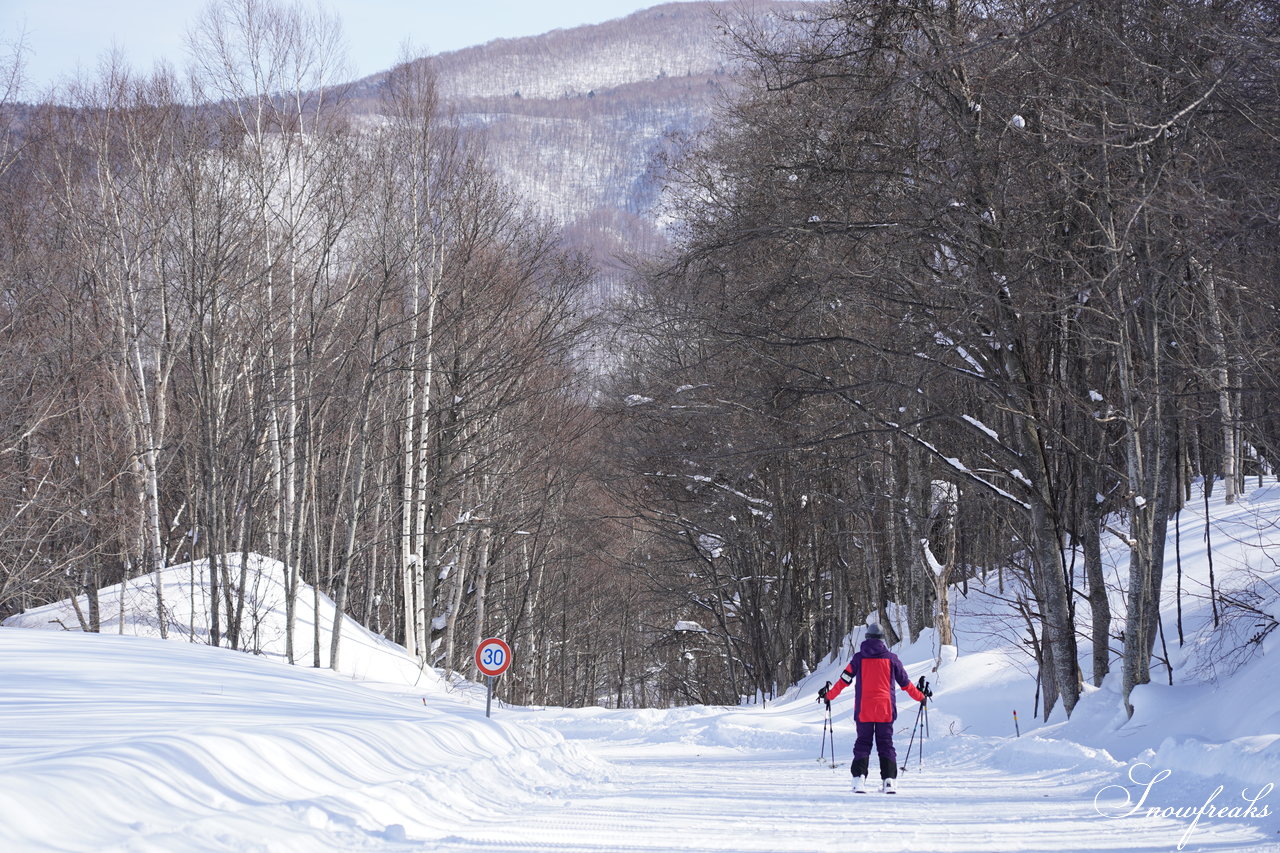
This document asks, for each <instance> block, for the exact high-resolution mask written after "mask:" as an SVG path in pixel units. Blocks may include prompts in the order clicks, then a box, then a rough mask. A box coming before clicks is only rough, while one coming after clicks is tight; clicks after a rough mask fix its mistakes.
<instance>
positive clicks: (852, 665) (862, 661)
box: [827, 637, 924, 723]
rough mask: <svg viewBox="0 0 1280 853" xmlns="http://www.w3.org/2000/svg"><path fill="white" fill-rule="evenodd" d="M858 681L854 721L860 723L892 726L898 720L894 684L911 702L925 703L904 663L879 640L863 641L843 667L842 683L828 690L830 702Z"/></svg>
mask: <svg viewBox="0 0 1280 853" xmlns="http://www.w3.org/2000/svg"><path fill="white" fill-rule="evenodd" d="M855 678H856V679H857V680H858V683H857V685H855V687H854V701H853V719H854V720H856V721H857V722H859V723H892V722H893V721H894V720H896V719H898V703H897V702H895V701H893V693H894V691H893V684H894V682H897V684H898V686H899V687H901V688H903V689H905V690H906V691H907V695H909V696H910V697H911V698H912V699H914V700H916V701H917V702H923V701H924V695H923V694H922V693H921V692H920V691H919V690H918V689H916V686H915V685H914V684H912V683H911V679H910V678H908V677H907V670H906V668H905V667H904V666H903V665H902V661H900V660H898V656H897V655H895V654H894V653H893V652H891V651H889V647H888V646H886V645H885V644H884V640H882V639H880V638H879V637H877V638H875V639H873V640H863V641H862V648H861V649H860V650H859V651H858V653H857V654H856V655H854V656H853V660H851V661H849V665H848V666H846V667H845V668H844V672H843V673H841V675H840V680H839V681H837V682H836V683H835V684H833V685H831V689H830V690H828V691H827V701H828V702H829V701H831V700H832V699H834V698H836V697H837V696H839V695H840V693H841V691H843V690H844V688H845V687H846V686H847V685H849V684H850V683H852V682H853V680H854V679H855Z"/></svg>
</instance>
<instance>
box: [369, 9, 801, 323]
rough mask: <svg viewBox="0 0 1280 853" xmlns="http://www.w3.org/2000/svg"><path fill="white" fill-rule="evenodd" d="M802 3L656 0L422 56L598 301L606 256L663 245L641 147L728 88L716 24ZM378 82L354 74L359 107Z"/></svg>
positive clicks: (729, 60)
mask: <svg viewBox="0 0 1280 853" xmlns="http://www.w3.org/2000/svg"><path fill="white" fill-rule="evenodd" d="M807 5H808V4H806V3H799V2H795V0H782V2H779V0H751V2H746V3H739V2H733V3H723V2H721V3H711V2H688V3H667V4H664V5H660V6H655V7H654V8H652V9H647V10H645V11H642V12H637V13H635V14H632V15H628V16H627V17H625V18H619V19H618V20H615V21H609V22H607V23H604V24H597V25H591V26H583V27H575V28H573V29H568V30H556V31H553V32H550V33H547V34H545V35H541V36H536V37H531V38H522V39H501V40H498V41H494V42H490V43H488V44H485V45H481V46H478V47H473V48H467V49H465V50H459V51H454V52H450V53H444V54H440V55H439V56H435V57H432V58H431V59H430V63H431V65H432V67H433V68H434V70H435V72H436V74H437V75H438V80H439V87H440V95H441V99H442V101H443V103H444V104H445V105H446V106H447V109H449V110H450V111H451V112H453V113H455V114H456V116H457V119H458V121H459V122H460V123H461V124H462V126H464V127H467V128H476V129H483V131H484V132H483V144H484V147H485V149H486V152H487V153H486V159H487V162H489V163H490V164H491V165H492V166H493V167H494V168H495V169H496V171H497V173H498V175H499V176H500V177H501V178H502V180H503V181H504V182H506V183H507V184H508V185H509V186H510V187H512V188H513V189H514V190H515V191H516V192H518V193H519V194H520V195H521V196H522V197H524V198H525V199H527V200H528V201H529V202H530V203H532V204H533V205H534V206H535V208H536V209H537V210H538V211H539V212H540V213H541V214H543V215H545V216H548V217H549V218H550V219H551V220H552V221H553V222H555V223H556V224H557V225H559V226H561V227H563V228H564V229H565V237H566V240H567V243H568V245H570V246H573V247H575V248H580V249H583V250H585V251H587V252H588V253H589V254H590V255H591V257H592V259H593V261H594V262H595V264H596V266H597V268H598V275H597V278H596V283H595V287H596V288H597V294H596V295H597V298H598V299H599V300H601V301H603V300H605V299H607V298H609V297H611V296H613V295H616V294H617V293H618V291H619V289H620V288H621V287H622V285H623V281H624V279H625V271H624V269H623V266H624V265H621V264H619V262H618V257H619V256H627V257H633V256H635V255H637V254H639V253H643V252H646V251H652V250H654V249H656V248H658V247H660V246H661V245H662V244H663V243H664V242H665V237H664V236H663V234H662V233H661V231H660V229H659V228H658V227H657V225H658V223H656V221H655V216H656V205H657V203H658V202H659V199H660V194H661V190H662V180H661V176H660V175H659V174H658V173H657V172H656V163H655V158H657V157H658V156H659V155H660V154H662V153H664V152H665V151H666V150H667V149H668V148H669V147H670V146H671V140H672V138H673V137H683V136H686V135H688V134H691V133H694V132H697V131H700V130H702V129H703V128H704V127H705V126H706V124H707V123H708V122H709V121H710V118H711V114H712V112H713V110H714V108H715V105H716V104H717V103H718V102H719V101H721V100H723V99H724V98H726V97H727V96H728V94H729V93H730V92H732V90H733V88H734V86H735V85H736V82H735V75H734V69H735V68H736V57H734V56H732V55H729V54H728V53H726V48H728V47H730V46H731V42H730V40H728V39H727V38H726V30H727V29H732V28H740V27H742V26H744V25H746V23H747V21H749V20H750V21H754V22H759V24H758V25H778V24H779V21H780V19H781V18H784V17H789V16H791V15H793V14H795V13H797V12H799V11H800V10H802V9H804V8H806V7H807ZM753 25H754V24H753ZM382 79H383V77H382V75H374V76H372V77H370V78H366V79H365V80H361V81H359V82H358V83H357V84H356V91H357V92H358V93H360V95H361V96H360V97H359V99H358V100H357V103H358V104H359V107H358V108H359V109H362V110H368V111H370V112H372V113H375V114H376V113H377V111H378V109H379V107H378V102H377V93H378V92H379V91H380V85H381V81H382ZM477 142H478V140H477Z"/></svg>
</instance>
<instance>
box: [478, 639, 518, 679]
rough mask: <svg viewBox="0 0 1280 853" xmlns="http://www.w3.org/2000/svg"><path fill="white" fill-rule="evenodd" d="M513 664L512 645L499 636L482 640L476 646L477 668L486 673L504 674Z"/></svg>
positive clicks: (490, 674)
mask: <svg viewBox="0 0 1280 853" xmlns="http://www.w3.org/2000/svg"><path fill="white" fill-rule="evenodd" d="M509 666H511V647H510V646H508V645H507V644H506V642H505V641H503V640H499V639H498V638H497V637H490V638H489V639H487V640H481V641H480V645H478V646H476V668H477V669H479V670H480V672H481V673H482V674H484V675H489V676H494V675H502V673H504V672H506V671H507V667H509Z"/></svg>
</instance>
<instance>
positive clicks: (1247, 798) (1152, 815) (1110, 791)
mask: <svg viewBox="0 0 1280 853" xmlns="http://www.w3.org/2000/svg"><path fill="white" fill-rule="evenodd" d="M1153 771H1154V772H1153ZM1172 774H1173V771H1172V770H1160V771H1155V769H1154V768H1153V767H1152V766H1151V765H1150V764H1135V765H1133V766H1132V767H1130V768H1129V781H1130V782H1132V783H1133V784H1134V785H1137V786H1138V788H1139V790H1138V791H1137V792H1133V791H1130V790H1129V789H1128V788H1126V787H1125V786H1124V785H1108V786H1107V787H1105V788H1103V789H1102V790H1101V791H1099V792H1098V793H1097V795H1096V796H1095V797H1094V798H1093V807H1094V808H1095V809H1096V810H1097V812H1098V814H1100V815H1102V816H1103V817H1106V818H1112V819H1115V820H1119V819H1120V818H1145V819H1148V820H1153V819H1155V820H1159V819H1165V820H1167V819H1182V820H1187V819H1190V821H1191V823H1190V824H1188V825H1187V829H1186V831H1185V832H1183V833H1182V837H1181V838H1180V839H1178V849H1179V850H1181V849H1182V848H1183V847H1185V846H1186V844H1187V842H1188V841H1189V840H1190V839H1191V834H1192V833H1193V832H1195V830H1196V826H1197V825H1198V824H1199V823H1200V821H1201V819H1213V818H1216V819H1219V820H1223V819H1226V820H1246V819H1252V818H1266V817H1270V816H1271V806H1269V805H1266V804H1265V803H1262V801H1263V800H1264V799H1266V798H1267V796H1268V795H1270V793H1271V791H1272V789H1274V788H1275V784H1274V783H1272V782H1268V783H1267V784H1266V785H1263V786H1262V787H1261V788H1259V789H1258V790H1257V792H1256V793H1251V792H1250V791H1249V789H1247V788H1246V789H1242V790H1241V791H1240V800H1239V801H1238V802H1235V803H1233V802H1231V801H1230V800H1225V801H1220V800H1219V797H1221V796H1222V792H1223V790H1224V788H1225V786H1223V785H1219V786H1218V787H1216V788H1214V789H1213V792H1212V793H1210V794H1209V796H1208V798H1207V799H1205V801H1204V804H1203V805H1185V804H1180V805H1172V806H1158V805H1153V803H1154V802H1155V799H1154V798H1153V797H1152V796H1151V792H1152V790H1153V789H1154V788H1155V787H1156V785H1158V784H1159V783H1160V782H1162V781H1164V780H1165V779H1168V778H1169V776H1170V775H1172ZM1146 776H1150V777H1151V778H1150V779H1145V777H1146ZM1144 779H1145V781H1144ZM1135 793H1136V795H1137V802H1134V796H1135ZM1149 800H1150V802H1148V801H1149Z"/></svg>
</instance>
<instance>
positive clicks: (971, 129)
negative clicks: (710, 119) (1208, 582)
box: [616, 0, 1280, 716]
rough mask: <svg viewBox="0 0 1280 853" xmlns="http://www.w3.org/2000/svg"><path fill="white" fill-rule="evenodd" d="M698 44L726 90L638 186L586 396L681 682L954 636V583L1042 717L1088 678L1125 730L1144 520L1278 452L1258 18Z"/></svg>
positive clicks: (1277, 355) (1146, 620)
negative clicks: (1119, 560) (628, 280)
mask: <svg viewBox="0 0 1280 853" xmlns="http://www.w3.org/2000/svg"><path fill="white" fill-rule="evenodd" d="M731 36H732V42H731V44H732V48H733V49H734V51H735V52H736V53H737V55H738V57H739V58H740V60H741V61H742V62H743V63H744V65H745V68H746V69H747V70H746V75H747V80H746V91H745V94H744V95H743V97H741V98H740V99H738V100H736V101H735V102H734V103H732V104H730V105H728V106H726V108H725V109H724V110H723V111H722V113H721V114H720V116H719V117H718V120H717V122H716V123H715V125H714V127H713V129H712V130H711V131H710V132H708V133H707V134H705V135H703V136H701V137H699V138H696V139H693V140H690V141H689V142H688V144H687V146H686V152H685V154H684V155H683V156H680V157H677V158H674V159H673V160H672V162H671V163H670V167H671V169H672V174H673V180H672V183H671V186H670V188H669V193H668V195H669V197H670V198H671V199H672V201H671V207H672V211H673V215H674V218H675V219H676V220H677V221H679V222H681V223H682V229H683V230H682V232H681V234H680V235H679V240H678V243H677V246H676V248H675V249H674V250H673V251H672V252H671V253H670V254H669V255H668V256H667V257H665V258H664V259H663V260H662V262H661V263H657V264H654V265H653V266H652V267H651V268H650V270H649V272H648V274H647V276H646V277H645V278H644V280H643V282H642V284H641V285H640V286H639V287H638V288H637V290H636V293H635V295H634V297H633V304H631V305H630V306H628V308H627V310H626V311H625V312H624V318H623V322H622V326H623V331H622V333H621V334H622V340H624V341H625V342H626V347H625V355H624V356H623V357H622V358H621V359H620V366H619V368H618V372H617V377H616V378H617V393H616V398H617V399H618V400H620V401H622V400H625V402H620V403H619V404H618V405H617V407H616V408H617V414H618V417H619V418H621V420H622V422H623V424H624V427H622V428H621V429H620V435H621V436H622V438H621V441H620V443H619V457H620V458H621V459H622V460H623V461H624V465H625V467H626V468H627V470H628V472H629V474H630V477H629V479H628V480H627V485H626V487H625V489H623V490H621V491H623V492H624V494H622V495H621V496H620V500H622V501H624V502H625V503H626V504H627V505H628V506H629V507H630V508H631V511H632V513H633V517H634V518H635V519H636V523H637V526H639V527H641V528H643V529H644V530H645V531H646V533H647V534H648V536H649V538H647V539H646V540H645V543H644V548H643V549H642V552H637V553H636V554H635V561H636V564H637V565H638V566H640V567H642V569H643V571H644V572H645V574H646V575H647V576H648V577H649V578H650V579H651V581H652V583H653V584H654V586H655V588H657V589H661V590H664V591H665V594H666V595H667V596H668V597H669V598H670V600H672V601H679V602H681V607H682V608H683V611H682V612H684V613H685V614H686V615H687V617H688V618H689V620H690V622H691V623H696V625H695V626H694V627H696V628H697V630H696V631H692V632H691V633H689V634H688V641H689V645H690V648H693V649H696V652H695V653H693V654H692V657H691V659H690V667H691V668H692V666H693V665H694V664H695V663H696V665H697V666H698V667H700V668H701V669H700V670H699V671H698V672H697V673H696V674H691V676H690V677H691V679H692V680H691V684H692V685H693V687H692V688H691V689H692V690H693V691H694V692H695V693H696V694H697V695H698V696H699V697H700V698H708V699H717V700H724V699H728V698H731V697H734V696H738V695H744V694H750V693H752V692H753V691H761V692H764V693H769V692H771V691H772V690H774V689H776V687H778V686H785V685H787V684H790V683H792V682H793V681H794V680H795V679H797V678H799V677H802V676H803V675H804V674H806V673H807V672H808V671H810V669H811V668H812V667H813V666H814V665H816V664H817V663H818V662H819V661H820V660H821V659H822V658H823V657H824V656H825V655H827V654H829V653H831V652H832V651H833V650H835V649H836V648H838V645H839V643H840V641H841V638H843V637H845V636H846V635H847V634H848V633H849V632H850V631H851V630H853V629H854V628H856V626H857V625H859V624H861V623H862V621H863V620H864V619H865V618H866V617H867V615H868V614H869V613H874V614H878V615H879V617H880V619H881V621H883V622H885V623H886V624H887V625H888V626H891V632H890V633H891V634H892V635H893V636H892V637H891V639H896V638H897V636H899V635H907V636H910V637H912V638H914V637H915V636H917V635H918V633H919V632H920V631H921V630H922V629H923V628H924V627H926V626H934V625H936V627H937V628H938V630H939V633H940V638H941V642H943V643H950V642H951V634H950V628H949V609H948V597H949V596H950V595H954V594H956V593H955V589H956V587H957V585H959V586H960V588H963V586H964V584H966V583H967V582H969V581H973V580H975V579H983V580H986V581H987V583H988V585H989V587H992V588H997V589H998V590H999V594H1001V595H1003V596H1004V597H1006V598H1007V599H1008V601H1009V602H1010V603H1011V604H1012V605H1013V606H1014V608H1015V611H1016V612H1018V613H1020V614H1022V618H1023V619H1024V622H1025V625H1024V626H1023V628H1024V630H1023V631H1022V637H1023V640H1024V642H1025V644H1026V647H1027V650H1028V654H1029V655H1030V656H1031V657H1032V658H1033V660H1034V663H1035V666H1036V669H1037V671H1038V673H1039V682H1038V683H1039V685H1040V691H1041V695H1040V696H1038V701H1040V706H1041V708H1042V710H1043V713H1044V714H1045V715H1046V716H1047V715H1048V714H1049V713H1050V711H1051V710H1052V709H1054V708H1055V707H1056V706H1057V705H1058V704H1059V703H1061V706H1062V707H1063V708H1065V711H1066V712H1067V713H1068V714H1069V713H1070V712H1071V710H1072V709H1073V707H1074V706H1075V703H1076V702H1077V700H1078V699H1079V697H1080V695H1081V693H1082V690H1083V684H1084V682H1085V680H1086V679H1088V680H1091V681H1092V682H1093V683H1094V684H1100V683H1101V682H1102V680H1103V679H1104V678H1105V677H1106V676H1107V674H1108V672H1109V671H1110V670H1111V669H1112V668H1113V667H1116V668H1119V669H1120V670H1121V682H1122V688H1123V694H1124V697H1125V700H1126V702H1127V701H1128V697H1129V693H1130V691H1131V690H1132V688H1133V687H1134V686H1136V685H1138V684H1143V683H1146V682H1148V681H1150V680H1151V679H1152V677H1153V673H1158V672H1159V671H1160V667H1161V663H1162V661H1163V662H1164V664H1165V666H1166V668H1167V660H1166V659H1167V648H1168V644H1169V643H1170V642H1176V641H1177V640H1178V638H1166V637H1164V636H1163V634H1162V630H1161V625H1160V620H1159V603H1160V602H1159V591H1160V589H1161V586H1162V582H1163V572H1164V567H1165V565H1166V559H1165V558H1166V555H1165V554H1164V546H1165V541H1166V533H1167V531H1168V529H1169V521H1170V519H1171V518H1176V517H1177V514H1178V511H1179V510H1180V508H1181V507H1182V506H1183V505H1184V504H1185V503H1186V502H1188V501H1192V500H1202V499H1204V500H1207V496H1208V494H1209V490H1210V489H1213V488H1221V489H1225V491H1226V500H1227V501H1229V502H1230V501H1233V500H1234V499H1235V498H1236V496H1237V495H1238V494H1239V491H1240V489H1241V488H1242V486H1243V483H1244V478H1245V477H1246V476H1258V477H1262V476H1264V475H1270V474H1274V469H1275V465H1276V460H1277V459H1278V458H1280V422H1278V421H1277V418H1276V412H1275V407H1274V401H1275V400H1276V396H1275V395H1276V391H1277V383H1276V377H1277V375H1280V349H1278V348H1277V343H1278V342H1280V313H1278V312H1277V307H1278V297H1280V282H1278V281H1277V276H1276V270H1277V269H1278V268H1280V267H1278V265H1277V261H1278V260H1280V258H1278V257H1277V246H1278V245H1280V243H1278V242H1277V239H1276V238H1277V224H1278V223H1277V207H1276V199H1277V198H1280V171H1278V169H1280V157H1277V153H1278V147H1277V139H1280V134H1278V131H1280V109H1278V105H1280V98H1278V97H1277V96H1278V95H1280V18H1278V17H1277V14H1276V8H1275V6H1274V5H1273V4H1270V3H1259V2H1245V0H1214V2H1199V1H1198V0H1174V1H1173V2H1169V1H1168V0H1159V1H1158V2H1157V0H1136V1H1135V2H1126V3H1111V2H1091V0H1002V2H994V3H992V2H969V1H968V0H946V1H945V2H943V1H942V0H836V1H835V2H828V3H825V4H822V5H820V6H817V7H815V8H814V9H812V10H811V11H808V12H804V13H801V14H798V15H796V16H795V18H794V20H793V21H792V22H791V24H790V25H789V26H787V27H783V28H780V29H779V28H773V29H771V28H766V27H759V26H750V25H741V26H735V27H734V28H733V32H732V34H731ZM1196 483H1198V484H1199V485H1198V486H1195V487H1194V488H1193V484H1196ZM1108 531H1110V533H1114V534H1117V535H1119V536H1120V537H1121V541H1123V542H1125V543H1127V546H1128V550H1129V568H1128V574H1127V577H1125V578H1123V587H1124V597H1123V598H1122V599H1121V598H1118V597H1116V596H1114V595H1109V594H1108V592H1109V591H1111V592H1113V593H1114V592H1116V590H1114V589H1111V587H1112V585H1111V584H1109V582H1108V578H1107V577H1106V576H1105V575H1104V565H1103V560H1102V556H1101V544H1100V543H1101V541H1102V538H1103V537H1104V536H1105V535H1109V533H1108ZM1208 595H1210V596H1212V597H1213V598H1214V606H1215V608H1217V607H1218V606H1219V604H1220V602H1219V600H1218V597H1219V591H1218V590H1211V591H1210V592H1209V593H1208ZM1117 603H1119V606H1118V607H1116V606H1115V605H1117ZM894 605H898V606H897V607H895V606H894ZM1215 613H1217V610H1216V609H1215ZM898 615H900V616H901V618H894V617H895V616H898ZM1081 643H1083V644H1084V645H1085V647H1086V648H1091V649H1092V653H1091V655H1085V656H1084V660H1083V661H1082V660H1081V659H1080V656H1079V655H1078V653H1077V648H1078V644H1081Z"/></svg>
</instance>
